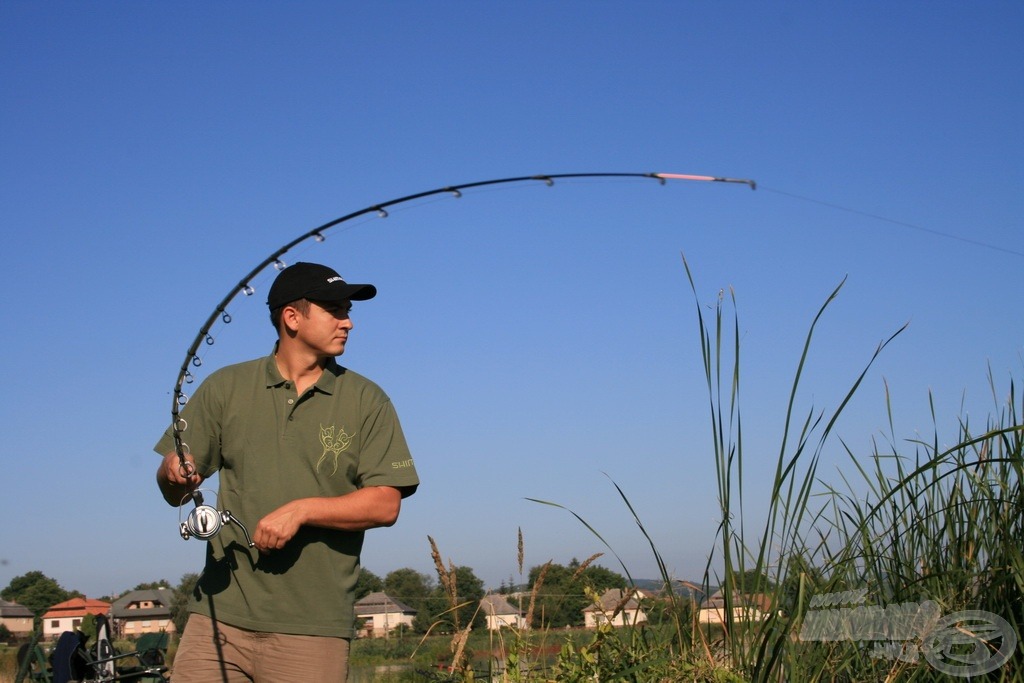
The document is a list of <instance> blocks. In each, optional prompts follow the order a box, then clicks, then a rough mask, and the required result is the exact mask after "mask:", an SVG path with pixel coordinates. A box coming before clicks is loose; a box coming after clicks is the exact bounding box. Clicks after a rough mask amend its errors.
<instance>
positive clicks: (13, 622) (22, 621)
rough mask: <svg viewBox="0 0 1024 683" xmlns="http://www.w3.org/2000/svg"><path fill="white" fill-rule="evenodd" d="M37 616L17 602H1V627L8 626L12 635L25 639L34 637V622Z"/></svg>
mask: <svg viewBox="0 0 1024 683" xmlns="http://www.w3.org/2000/svg"><path fill="white" fill-rule="evenodd" d="M34 618H35V615H34V614H32V610H30V609H29V608H28V607H25V606H24V605H19V604H18V603H16V602H7V601H6V600H0V625H3V626H6V627H7V630H8V631H10V632H11V635H13V636H15V637H25V636H30V635H32V631H33V630H34V628H33V625H32V622H33V620H34Z"/></svg>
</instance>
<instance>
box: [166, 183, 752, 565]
mask: <svg viewBox="0 0 1024 683" xmlns="http://www.w3.org/2000/svg"><path fill="white" fill-rule="evenodd" d="M566 178H651V179H654V180H657V181H658V182H659V183H660V184H662V185H664V184H665V182H666V181H668V180H689V181H699V182H713V183H737V184H742V185H747V186H748V187H750V189H752V190H754V189H756V188H757V183H755V182H754V181H753V180H747V179H743V178H723V177H719V176H708V175H693V174H688V173H553V174H544V175H530V176H517V177H513V178H497V179H492V180H478V181H475V182H471V183H462V184H459V185H446V186H444V187H438V188H436V189H433V190H427V191H425V192H416V193H414V194H410V195H406V196H404V197H399V198H397V199H389V200H388V201H386V202H380V203H378V204H371V205H370V206H367V207H366V208H363V209H359V210H358V211H353V212H352V213H349V214H346V215H344V216H341V217H340V218H335V219H334V220H332V221H328V222H327V223H324V224H323V225H321V226H318V227H316V228H313V229H312V230H310V231H309V232H307V233H305V234H302V235H300V236H298V237H296V238H295V239H293V240H291V241H290V242H288V243H286V244H285V245H283V246H281V247H280V248H278V249H277V250H276V251H275V252H274V253H272V254H270V255H269V256H267V257H266V258H265V259H263V261H261V262H260V263H259V265H257V266H256V267H255V268H253V269H252V270H250V271H249V272H248V273H247V274H246V275H245V276H244V277H243V278H242V279H241V280H239V281H238V284H236V285H235V286H234V287H232V288H231V291H229V292H228V293H227V295H225V297H224V298H223V299H222V300H221V301H220V303H219V304H217V306H216V308H214V309H213V312H212V313H211V314H210V315H209V317H207V319H206V322H204V323H203V325H202V327H200V328H199V332H198V334H196V337H195V339H193V340H192V343H191V344H190V345H189V347H188V351H187V352H186V353H185V359H184V361H183V362H182V364H181V369H180V370H179V371H178V377H177V380H176V381H175V384H174V397H173V400H172V403H171V432H172V434H173V437H174V450H175V452H176V453H177V454H178V462H179V471H180V473H181V476H183V477H190V476H192V475H193V474H195V473H196V468H195V465H194V464H192V463H191V462H189V461H188V460H187V459H186V457H185V456H186V455H187V454H188V453H189V452H190V449H189V446H188V443H186V441H185V440H184V438H182V435H183V433H184V432H185V431H186V430H187V429H188V423H187V422H186V420H185V419H184V418H183V417H182V416H181V414H180V410H181V409H182V408H184V407H185V404H186V403H188V396H187V395H186V394H185V393H184V392H183V391H182V388H183V386H184V385H185V384H191V383H192V382H193V381H194V376H193V375H192V370H191V368H193V367H199V366H200V365H202V359H201V358H200V357H199V355H198V351H199V348H200V346H201V345H203V344H204V343H205V344H206V345H209V346H212V345H213V343H214V341H215V340H214V337H213V335H212V334H210V330H211V329H212V327H213V325H214V324H216V322H217V321H218V320H220V321H222V322H224V323H225V324H227V323H230V322H231V314H230V313H228V310H227V308H228V305H230V304H231V302H232V301H234V299H235V297H236V296H238V295H239V294H242V293H244V294H245V295H246V296H252V295H253V294H255V292H256V290H255V288H254V287H253V286H252V284H251V282H252V281H253V279H254V278H256V276H258V275H259V274H260V273H261V272H263V270H264V269H265V268H267V267H268V266H270V265H273V266H274V268H275V269H277V270H283V269H284V268H285V267H286V264H285V263H284V261H282V260H281V257H282V256H284V255H285V254H286V253H288V251H289V250H291V249H292V248H293V247H296V246H298V245H299V244H301V243H303V242H305V241H306V240H309V239H312V240H315V241H316V242H323V241H324V240H325V239H326V237H325V235H324V233H325V232H326V231H327V230H329V229H330V228H333V227H335V226H337V225H340V224H341V223H345V222H346V221H350V220H352V219H354V218H358V217H360V216H363V215H366V214H370V213H376V214H377V215H378V216H380V217H381V218H387V217H388V212H387V209H388V208H389V207H392V206H396V205H398V204H404V203H406V202H411V201H414V200H417V199H423V198H425V197H431V196H434V195H441V194H449V195H451V196H453V197H455V198H459V197H461V196H462V191H463V190H469V189H473V188H478V187H486V186H489V185H502V184H508V183H522V182H543V183H544V184H546V185H547V186H549V187H550V186H552V185H554V184H555V181H556V180H562V179H566ZM191 497H192V498H193V500H195V502H196V510H193V513H192V515H190V516H189V522H192V523H189V524H186V523H182V525H181V526H182V531H181V534H182V537H183V538H185V539H188V538H189V537H190V536H196V537H199V538H205V539H208V538H209V537H212V536H213V535H214V534H216V532H217V531H219V529H220V527H221V525H222V523H226V522H235V523H236V524H238V525H239V526H241V527H242V530H243V531H245V527H244V526H242V524H241V522H239V521H238V519H237V518H235V517H233V516H232V515H231V513H230V512H228V511H223V512H222V511H218V510H216V509H215V508H212V507H210V506H208V505H204V504H203V498H202V494H201V493H200V491H199V490H196V491H194V492H192V494H191ZM193 517H195V519H193ZM210 529H212V532H211V531H210ZM246 537H247V538H248V532H246ZM250 546H251V543H250Z"/></svg>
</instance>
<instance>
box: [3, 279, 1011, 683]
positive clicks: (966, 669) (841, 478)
mask: <svg viewBox="0 0 1024 683" xmlns="http://www.w3.org/2000/svg"><path fill="white" fill-rule="evenodd" d="M684 265H686V264H685V260H684ZM686 272H687V275H688V277H689V278H690V287H691V290H692V291H693V294H694V299H695V303H696V310H697V322H698V329H699V333H700V348H701V355H702V358H703V361H704V375H705V379H706V384H707V386H706V389H707V394H708V406H709V417H710V423H709V424H710V435H711V442H712V450H713V453H714V459H715V469H716V475H717V477H716V478H717V480H716V485H717V490H718V499H719V505H720V509H719V517H720V522H719V524H718V529H717V532H718V533H717V542H716V544H715V548H714V553H713V555H712V558H711V559H710V560H709V562H708V565H707V567H706V570H705V575H704V577H703V582H704V589H705V592H707V591H710V588H711V587H712V586H716V587H717V586H720V587H721V589H722V592H723V596H724V600H725V606H724V610H723V616H724V620H723V623H722V624H721V625H709V624H704V623H701V622H700V621H699V620H698V618H697V610H696V609H695V605H693V604H691V603H690V602H689V601H688V600H685V599H683V598H681V597H680V596H678V595H677V594H676V593H675V592H674V591H668V592H667V593H666V594H665V597H664V600H663V602H662V603H661V604H659V605H658V606H657V610H658V613H659V615H660V619H659V620H658V621H657V622H656V623H655V622H653V621H652V622H651V623H646V624H640V625H637V626H630V627H620V628H612V627H610V626H601V627H598V628H596V629H592V630H588V631H579V630H575V631H570V632H565V631H562V630H558V631H555V630H553V629H549V628H544V627H541V628H537V629H529V630H528V629H523V630H518V629H502V630H501V631H500V632H498V633H489V632H488V633H480V632H478V631H474V630H473V629H472V628H471V627H470V626H468V625H466V624H465V623H462V624H460V623H459V622H458V618H457V617H458V614H459V610H460V609H464V608H465V605H462V604H460V603H459V599H458V586H457V584H456V581H455V566H454V564H453V563H451V562H449V563H448V566H445V564H444V563H443V562H442V561H441V558H440V553H439V552H438V551H437V548H436V546H435V545H434V543H433V539H431V547H432V551H433V558H434V561H435V567H436V569H437V572H438V576H439V578H440V580H441V581H440V583H441V585H442V586H443V587H444V588H445V592H446V594H447V595H448V597H449V603H450V605H449V611H450V612H451V613H452V614H453V615H455V619H454V623H455V626H456V628H455V629H454V632H455V635H454V636H453V637H448V638H445V637H440V636H429V635H428V636H425V637H423V638H421V639H420V638H416V637H410V636H406V637H405V639H403V640H401V641H399V642H397V643H396V642H394V641H391V642H389V643H384V644H383V645H382V644H381V643H380V642H370V641H367V642H363V641H357V642H356V643H355V644H354V646H353V653H352V655H353V662H364V663H379V662H384V661H389V660H390V661H395V659H399V661H404V662H409V663H412V667H411V668H410V670H409V671H406V672H397V673H389V674H387V676H388V680H392V679H393V680H395V681H416V680H420V681H422V680H434V681H440V680H446V681H459V682H469V681H475V680H493V681H502V682H506V681H507V682H510V683H547V682H548V681H559V682H560V683H561V682H564V683H577V682H578V683H583V682H584V681H586V682H587V683H592V682H593V681H595V680H600V681H635V682H637V683H639V682H644V683H650V682H668V681H695V682H703V681H706V682H717V683H722V682H729V681H758V682H760V681H764V682H776V681H791V682H804V681H814V682H817V681H849V682H851V683H852V682H860V681H869V680H870V681H897V680H898V681H933V680H934V681H938V680H951V679H956V678H964V679H969V680H989V681H1018V680H1024V655H1022V648H1021V647H1019V646H1018V643H1017V638H1018V636H1019V634H1020V633H1021V627H1022V626H1024V491H1022V486H1021V482H1022V468H1024V425H1022V422H1021V416H1022V412H1024V404H1022V403H1020V401H1021V397H1020V396H1019V395H1018V394H1017V391H1016V387H1015V384H1014V382H1013V380H1012V379H1011V380H1010V381H1009V385H1008V387H1005V388H1002V389H1000V388H999V384H1000V382H999V381H998V380H997V378H996V377H994V376H993V375H992V373H991V371H990V372H989V378H988V379H989V386H990V387H991V391H992V400H993V408H992V412H991V413H990V415H989V416H988V417H987V418H986V419H985V420H984V421H983V423H982V424H980V425H979V424H973V423H971V422H970V421H969V420H968V419H967V418H966V417H964V418H962V419H961V420H960V421H959V423H958V424H957V425H956V429H957V432H956V434H957V438H956V439H955V444H954V445H953V446H952V447H944V446H942V445H941V444H940V438H939V436H938V435H939V433H940V428H939V427H940V426H939V425H938V424H937V421H936V419H935V411H934V402H932V418H933V425H934V434H933V436H932V437H931V438H930V439H921V438H914V439H912V440H901V439H900V438H899V437H898V436H897V434H896V429H895V421H894V419H893V407H892V405H891V402H890V399H889V396H888V395H886V408H887V411H888V416H889V424H888V432H887V433H886V434H885V435H884V437H876V438H875V439H874V440H873V448H872V451H871V452H869V453H861V452H858V450H857V449H856V448H854V447H851V446H849V445H848V444H847V443H845V442H844V441H843V440H842V439H839V438H838V437H836V436H835V435H834V430H835V427H836V424H837V423H838V421H839V419H840V417H841V416H842V414H843V412H844V410H845V409H846V407H847V406H848V405H849V403H850V401H851V400H852V398H853V396H854V395H855V393H856V392H857V391H858V389H859V387H860V385H861V383H862V381H863V380H864V378H865V376H866V375H867V373H868V371H869V370H870V368H871V367H872V365H873V364H874V362H875V361H876V360H877V358H878V357H879V355H880V354H882V353H883V351H884V350H885V348H886V346H887V345H888V344H890V343H891V342H892V341H893V340H894V339H895V338H896V337H898V335H899V334H900V333H901V332H902V329H900V330H897V331H896V332H895V333H894V334H893V335H891V336H890V337H888V338H887V339H886V340H884V341H883V342H882V343H880V344H879V345H878V347H877V348H876V349H875V350H874V351H873V353H871V354H870V355H869V358H868V361H867V363H866V364H865V367H864V368H863V369H862V370H861V371H860V373H859V374H858V375H857V377H856V379H855V380H854V381H853V382H852V383H851V385H850V386H849V387H848V388H846V389H845V391H844V393H843V394H842V398H841V399H840V400H839V402H838V404H837V405H836V406H834V407H832V408H830V409H813V408H812V409H810V410H807V411H806V412H803V411H801V412H798V411H797V405H798V402H799V401H798V396H799V395H800V386H801V380H802V378H803V373H804V371H805V366H806V361H807V358H808V353H809V350H810V348H811V342H812V339H813V337H814V333H815V330H816V329H817V327H818V325H819V324H821V321H822V319H823V316H824V314H825V313H826V311H827V309H828V307H829V306H830V305H831V304H832V302H833V301H834V300H835V299H836V297H837V296H838V294H839V292H840V290H841V288H842V283H840V285H839V286H837V287H836V288H835V290H834V291H832V292H831V293H830V295H829V296H828V297H827V298H826V300H825V302H824V303H823V305H822V306H821V308H820V310H819V311H818V313H817V315H816V316H815V317H814V319H813V320H812V322H811V324H810V326H809V329H808V331H807V335H806V338H805V342H804V345H803V348H802V350H801V353H800V356H799V360H798V363H797V370H796V372H795V375H794V379H793V383H792V386H791V388H790V389H789V394H788V397H787V410H786V413H785V418H784V425H783V430H782V434H783V435H782V438H781V442H780V444H779V448H778V451H777V454H776V456H775V460H774V478H773V480H772V481H771V482H770V483H769V484H768V486H769V492H770V498H769V500H770V502H769V503H768V508H767V510H763V511H756V512H757V514H755V515H750V517H748V516H747V513H748V512H749V511H748V510H746V509H744V505H743V502H744V498H745V493H746V492H748V491H749V484H748V483H747V482H746V481H745V479H744V462H745V459H746V453H745V451H744V438H743V437H744V434H743V421H742V411H741V401H740V395H741V392H740V389H741V372H740V350H741V349H740V342H739V340H740V332H739V330H740V328H739V321H738V316H737V315H736V314H735V300H734V296H733V294H732V293H730V295H729V297H728V298H727V297H726V296H725V295H724V293H723V295H722V296H720V297H719V300H718V304H717V306H716V307H715V309H714V315H713V317H711V318H705V316H704V310H703V307H702V306H701V304H700V302H699V300H698V296H697V293H696V287H695V285H694V283H693V279H692V274H691V273H690V270H689V266H688V265H687V266H686ZM729 306H731V308H732V310H733V311H734V312H733V314H732V316H731V318H730V317H729V316H728V315H727V313H726V308H727V307H729ZM836 443H837V444H838V450H839V452H840V454H841V455H842V457H844V458H845V460H844V462H845V463H846V466H845V467H843V468H841V471H840V473H839V474H837V475H836V478H837V479H838V481H826V480H825V479H824V478H823V477H822V476H821V475H820V474H819V471H818V468H819V463H820V462H821V459H822V457H823V455H825V454H826V453H831V451H829V450H827V449H831V448H833V444H836ZM612 484H613V486H614V488H615V490H616V492H617V493H618V495H619V497H620V499H621V501H622V503H623V508H624V511H625V514H628V515H629V516H630V518H631V519H632V520H633V521H634V522H635V523H636V525H637V527H638V529H639V531H640V533H641V534H642V535H643V536H644V538H645V539H646V540H647V542H648V543H649V545H650V548H651V552H652V554H653V556H654V558H655V560H656V562H657V566H658V568H659V571H660V573H661V579H662V581H663V582H664V584H665V585H666V586H672V585H674V584H675V577H672V576H670V575H669V572H668V570H667V568H666V566H665V563H664V562H663V561H662V558H661V554H660V552H659V551H658V548H657V547H656V546H655V544H654V542H653V540H652V539H651V537H650V536H649V535H648V533H647V531H646V529H645V528H644V525H643V522H642V520H641V519H640V517H639V516H638V515H637V513H636V511H635V510H634V508H633V506H632V505H631V504H630V501H629V498H628V496H627V494H626V492H624V491H623V490H622V489H621V488H619V486H618V485H617V484H615V483H614V481H613V482H612ZM536 502H538V503H543V504H547V505H550V506H553V507H555V508H557V509H560V510H563V511H567V512H569V513H570V514H572V515H573V516H575V517H576V519H577V520H578V521H579V522H580V523H581V525H582V526H583V527H584V528H585V529H586V530H587V531H589V532H590V533H591V534H593V536H594V537H595V538H596V539H597V540H598V542H600V543H601V544H602V545H603V546H604V547H605V548H606V549H607V550H608V551H609V552H611V554H612V555H613V556H614V557H616V559H618V556H617V555H616V554H615V551H614V549H613V548H611V546H609V545H608V544H607V543H606V542H605V541H604V539H603V538H602V536H601V534H600V533H599V532H598V530H597V529H595V528H593V527H592V526H591V525H590V524H589V523H587V521H586V520H585V519H584V518H583V517H582V516H581V515H579V514H577V513H576V512H574V511H573V510H571V509H570V508H568V507H565V506H563V505H561V504H558V503H552V502H548V501H536ZM750 518H755V519H759V520H764V521H763V522H761V523H759V524H757V525H754V524H753V523H748V519H750ZM595 557H596V556H595ZM518 558H519V573H520V576H522V575H523V566H522V562H523V538H522V534H520V538H519V548H518ZM591 559H593V558H591ZM589 561H590V560H588V563H589ZM620 564H622V562H621V560H620ZM622 568H623V570H624V572H625V575H626V576H627V578H628V579H629V580H630V581H631V582H632V577H631V576H630V574H629V570H628V568H627V567H626V566H625V565H624V564H623V565H622ZM544 576H545V570H544V569H542V570H541V571H540V572H539V575H538V577H537V579H536V580H535V582H534V586H533V593H532V595H531V597H530V599H529V608H528V611H529V612H530V614H531V616H532V615H533V611H534V605H535V603H536V598H537V595H538V591H539V590H540V589H541V587H542V586H543V582H544ZM751 594H754V595H759V596H762V597H763V599H764V600H765V602H766V604H768V605H770V608H769V609H767V610H766V611H765V617H764V618H758V619H752V620H750V619H743V615H744V608H745V598H744V596H749V595H751ZM591 597H592V598H596V596H591ZM608 616H613V615H608ZM828 619H832V621H831V622H829V621H828ZM468 621H470V622H471V621H472V620H471V619H470V620H468ZM527 623H530V622H529V621H528V622H527ZM823 624H824V626H823ZM439 661H441V662H444V663H446V664H449V668H446V669H444V670H442V669H439V668H438V666H437V663H438V662H439ZM986 667H987V669H986ZM7 668H9V667H7V661H6V659H5V658H3V657H0V672H3V671H5V670H6V669H7ZM3 680H4V675H3V674H2V673H0V681H3ZM380 680H383V679H380Z"/></svg>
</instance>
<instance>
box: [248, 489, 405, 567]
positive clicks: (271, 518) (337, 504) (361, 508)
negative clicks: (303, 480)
mask: <svg viewBox="0 0 1024 683" xmlns="http://www.w3.org/2000/svg"><path fill="white" fill-rule="evenodd" d="M401 509H402V492H401V491H400V490H399V489H397V488H394V487H391V486H367V487H366V488H363V489H359V490H358V491H353V492H352V493H347V494H345V495H343V496H334V497H328V498H299V499H298V500H293V501H291V502H290V503H285V504H284V505H282V506H281V507H279V508H277V509H276V510H274V511H273V512H271V513H270V514H268V515H267V516H266V517H264V518H263V519H261V520H260V521H259V524H257V525H256V532H255V533H254V534H253V536H252V540H253V542H254V543H255V544H256V547H257V548H258V549H259V550H260V552H267V551H270V550H278V549H280V548H283V547H284V546H285V544H286V543H287V542H288V541H290V540H291V539H292V538H293V537H294V536H295V534H297V533H298V531H299V528H300V527H302V526H303V525H306V526H317V527H322V528H325V529H340V530H343V531H365V530H366V529H373V528H376V527H381V526H391V525H392V524H394V523H395V522H396V521H397V520H398V513H399V511H400V510H401Z"/></svg>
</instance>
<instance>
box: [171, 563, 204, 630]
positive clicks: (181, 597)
mask: <svg viewBox="0 0 1024 683" xmlns="http://www.w3.org/2000/svg"><path fill="white" fill-rule="evenodd" d="M198 583H199V574H196V573H188V574H185V575H184V576H182V577H181V582H180V583H178V587H177V588H175V589H174V597H172V598H171V604H170V608H171V621H172V622H174V628H176V629H177V631H178V633H183V632H184V631H185V622H187V621H188V606H189V604H190V602H191V595H192V593H193V592H194V591H195V590H196V585H197V584H198Z"/></svg>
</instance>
